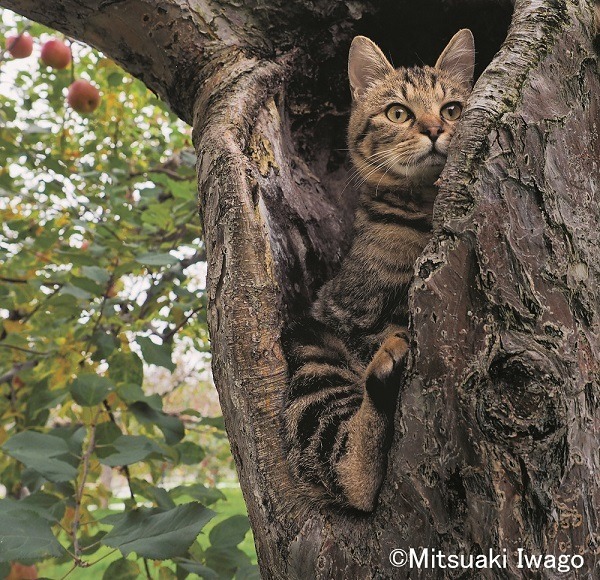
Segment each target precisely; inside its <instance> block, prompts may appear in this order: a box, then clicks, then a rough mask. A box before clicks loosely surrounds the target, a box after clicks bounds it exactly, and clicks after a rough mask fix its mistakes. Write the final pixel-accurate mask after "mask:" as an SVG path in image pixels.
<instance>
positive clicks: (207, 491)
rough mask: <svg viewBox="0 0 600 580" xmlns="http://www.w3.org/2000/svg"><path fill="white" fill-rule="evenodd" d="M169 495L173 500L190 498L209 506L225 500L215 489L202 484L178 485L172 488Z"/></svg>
mask: <svg viewBox="0 0 600 580" xmlns="http://www.w3.org/2000/svg"><path fill="white" fill-rule="evenodd" d="M169 494H170V495H171V496H172V497H174V498H176V499H177V498H180V497H191V498H193V499H197V500H198V501H199V502H200V503H202V504H204V505H211V504H213V503H215V502H217V501H219V500H221V499H226V498H225V495H224V494H223V493H221V492H220V491H219V490H218V489H217V488H216V487H206V486H205V485H204V484H203V483H194V484H192V485H179V486H177V487H174V488H173V489H172V490H171V491H170V492H169Z"/></svg>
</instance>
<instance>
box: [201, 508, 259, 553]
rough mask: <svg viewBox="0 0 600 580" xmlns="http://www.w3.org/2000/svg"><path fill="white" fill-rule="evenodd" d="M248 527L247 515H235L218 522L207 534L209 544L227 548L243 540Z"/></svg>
mask: <svg viewBox="0 0 600 580" xmlns="http://www.w3.org/2000/svg"><path fill="white" fill-rule="evenodd" d="M249 529H250V521H249V520H248V517H247V516H242V515H235V516H231V517H230V518H227V519H226V520H224V521H222V522H220V523H218V524H217V525H216V526H215V527H214V528H213V529H212V530H211V531H210V534H209V538H210V544H211V546H217V547H219V548H228V547H234V546H237V545H238V544H239V543H240V542H242V541H243V540H244V536H245V535H246V534H247V533H248V530H249Z"/></svg>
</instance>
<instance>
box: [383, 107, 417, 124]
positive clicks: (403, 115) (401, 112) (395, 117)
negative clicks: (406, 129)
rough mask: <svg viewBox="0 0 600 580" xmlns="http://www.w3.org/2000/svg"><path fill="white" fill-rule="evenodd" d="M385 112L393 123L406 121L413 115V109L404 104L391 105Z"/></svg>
mask: <svg viewBox="0 0 600 580" xmlns="http://www.w3.org/2000/svg"><path fill="white" fill-rule="evenodd" d="M385 114H386V116H387V118H388V119H389V120H390V121H392V123H406V121H408V120H409V119H410V118H411V117H412V116H413V114H412V112H411V110H410V109H407V108H406V107H403V106H402V105H390V106H389V107H388V108H387V111H386V112H385Z"/></svg>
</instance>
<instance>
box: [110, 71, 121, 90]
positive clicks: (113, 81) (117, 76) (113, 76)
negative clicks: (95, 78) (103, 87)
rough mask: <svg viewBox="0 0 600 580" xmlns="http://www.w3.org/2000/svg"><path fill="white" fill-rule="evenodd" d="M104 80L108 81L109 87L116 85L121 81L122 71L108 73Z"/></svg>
mask: <svg viewBox="0 0 600 580" xmlns="http://www.w3.org/2000/svg"><path fill="white" fill-rule="evenodd" d="M106 81H107V82H108V86H109V87H118V86H119V85H120V84H122V83H123V73H120V72H116V71H115V72H112V73H110V74H109V75H108V78H107V79H106Z"/></svg>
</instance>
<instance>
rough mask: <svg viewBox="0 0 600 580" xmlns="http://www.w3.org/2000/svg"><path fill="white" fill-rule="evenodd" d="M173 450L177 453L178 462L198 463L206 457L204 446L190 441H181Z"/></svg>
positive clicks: (185, 463)
mask: <svg viewBox="0 0 600 580" xmlns="http://www.w3.org/2000/svg"><path fill="white" fill-rule="evenodd" d="M167 443H168V441H167ZM175 450H176V451H177V453H179V462H180V463H183V464H184V465H198V464H199V463H200V462H201V461H202V460H203V459H204V458H205V457H206V452H205V451H204V448H202V447H200V445H197V444H196V443H194V442H192V441H183V442H181V443H179V444H178V445H175Z"/></svg>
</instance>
